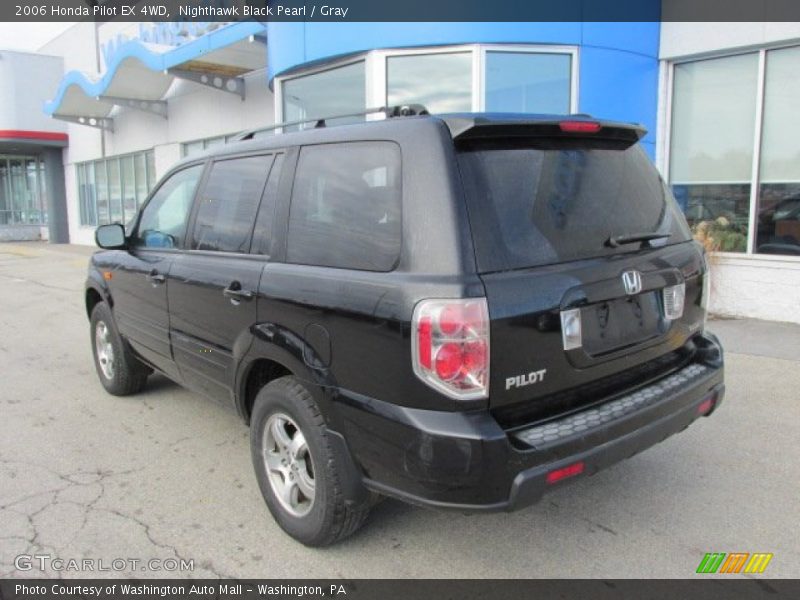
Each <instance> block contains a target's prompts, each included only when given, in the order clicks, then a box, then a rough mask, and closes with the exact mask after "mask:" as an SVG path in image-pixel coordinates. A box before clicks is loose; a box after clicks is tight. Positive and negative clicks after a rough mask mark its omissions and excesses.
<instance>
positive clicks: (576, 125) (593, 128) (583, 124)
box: [558, 121, 600, 133]
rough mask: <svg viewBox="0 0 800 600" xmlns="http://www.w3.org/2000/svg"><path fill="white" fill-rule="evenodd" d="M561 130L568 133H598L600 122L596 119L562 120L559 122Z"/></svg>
mask: <svg viewBox="0 0 800 600" xmlns="http://www.w3.org/2000/svg"><path fill="white" fill-rule="evenodd" d="M558 126H559V128H560V129H561V131H564V132H567V133H597V132H598V131H600V123H596V122H594V121H561V122H560V123H559V124H558Z"/></svg>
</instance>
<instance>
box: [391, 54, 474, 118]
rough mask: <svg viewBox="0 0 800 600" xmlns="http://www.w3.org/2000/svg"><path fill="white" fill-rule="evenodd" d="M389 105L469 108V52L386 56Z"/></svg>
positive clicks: (441, 110)
mask: <svg viewBox="0 0 800 600" xmlns="http://www.w3.org/2000/svg"><path fill="white" fill-rule="evenodd" d="M386 96H387V101H388V104H389V106H398V105H402V104H422V105H423V106H425V108H427V109H428V110H429V111H430V112H431V113H446V112H466V111H470V110H472V53H471V52H457V53H442V54H413V55H408V56H389V57H388V58H387V59H386Z"/></svg>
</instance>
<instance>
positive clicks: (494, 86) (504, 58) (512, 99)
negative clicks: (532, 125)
mask: <svg viewBox="0 0 800 600" xmlns="http://www.w3.org/2000/svg"><path fill="white" fill-rule="evenodd" d="M571 61H572V57H571V56H570V55H569V54H539V53H532V52H495V51H490V52H487V53H486V110H487V111H488V112H525V113H554V114H567V113H569V112H570V105H569V104H570V102H569V94H570V63H571Z"/></svg>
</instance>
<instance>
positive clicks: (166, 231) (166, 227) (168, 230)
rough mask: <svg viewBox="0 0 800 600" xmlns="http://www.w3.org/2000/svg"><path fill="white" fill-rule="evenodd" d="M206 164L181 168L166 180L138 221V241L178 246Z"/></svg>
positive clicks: (139, 243)
mask: <svg viewBox="0 0 800 600" xmlns="http://www.w3.org/2000/svg"><path fill="white" fill-rule="evenodd" d="M202 174H203V165H194V166H193V167H188V168H186V169H183V170H182V171H178V172H177V173H175V174H174V175H172V176H171V177H170V178H169V179H167V180H166V181H165V182H164V183H163V184H162V185H161V187H160V188H158V190H157V191H156V193H155V195H154V196H153V197H152V198H151V199H150V202H148V203H147V206H145V208H144V210H143V211H142V217H141V219H140V220H139V228H138V232H137V235H136V238H137V239H136V243H137V245H139V246H146V247H148V248H178V247H180V246H181V244H182V243H183V236H184V233H185V232H186V218H187V217H188V215H189V210H190V209H191V207H192V199H193V198H194V191H195V188H196V187H197V182H198V181H200V176H201V175H202Z"/></svg>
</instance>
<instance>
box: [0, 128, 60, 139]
mask: <svg viewBox="0 0 800 600" xmlns="http://www.w3.org/2000/svg"><path fill="white" fill-rule="evenodd" d="M9 138H11V139H15V140H40V141H47V142H66V141H68V140H69V136H68V135H67V134H66V133H56V132H53V131H25V130H23V129H0V139H9Z"/></svg>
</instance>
